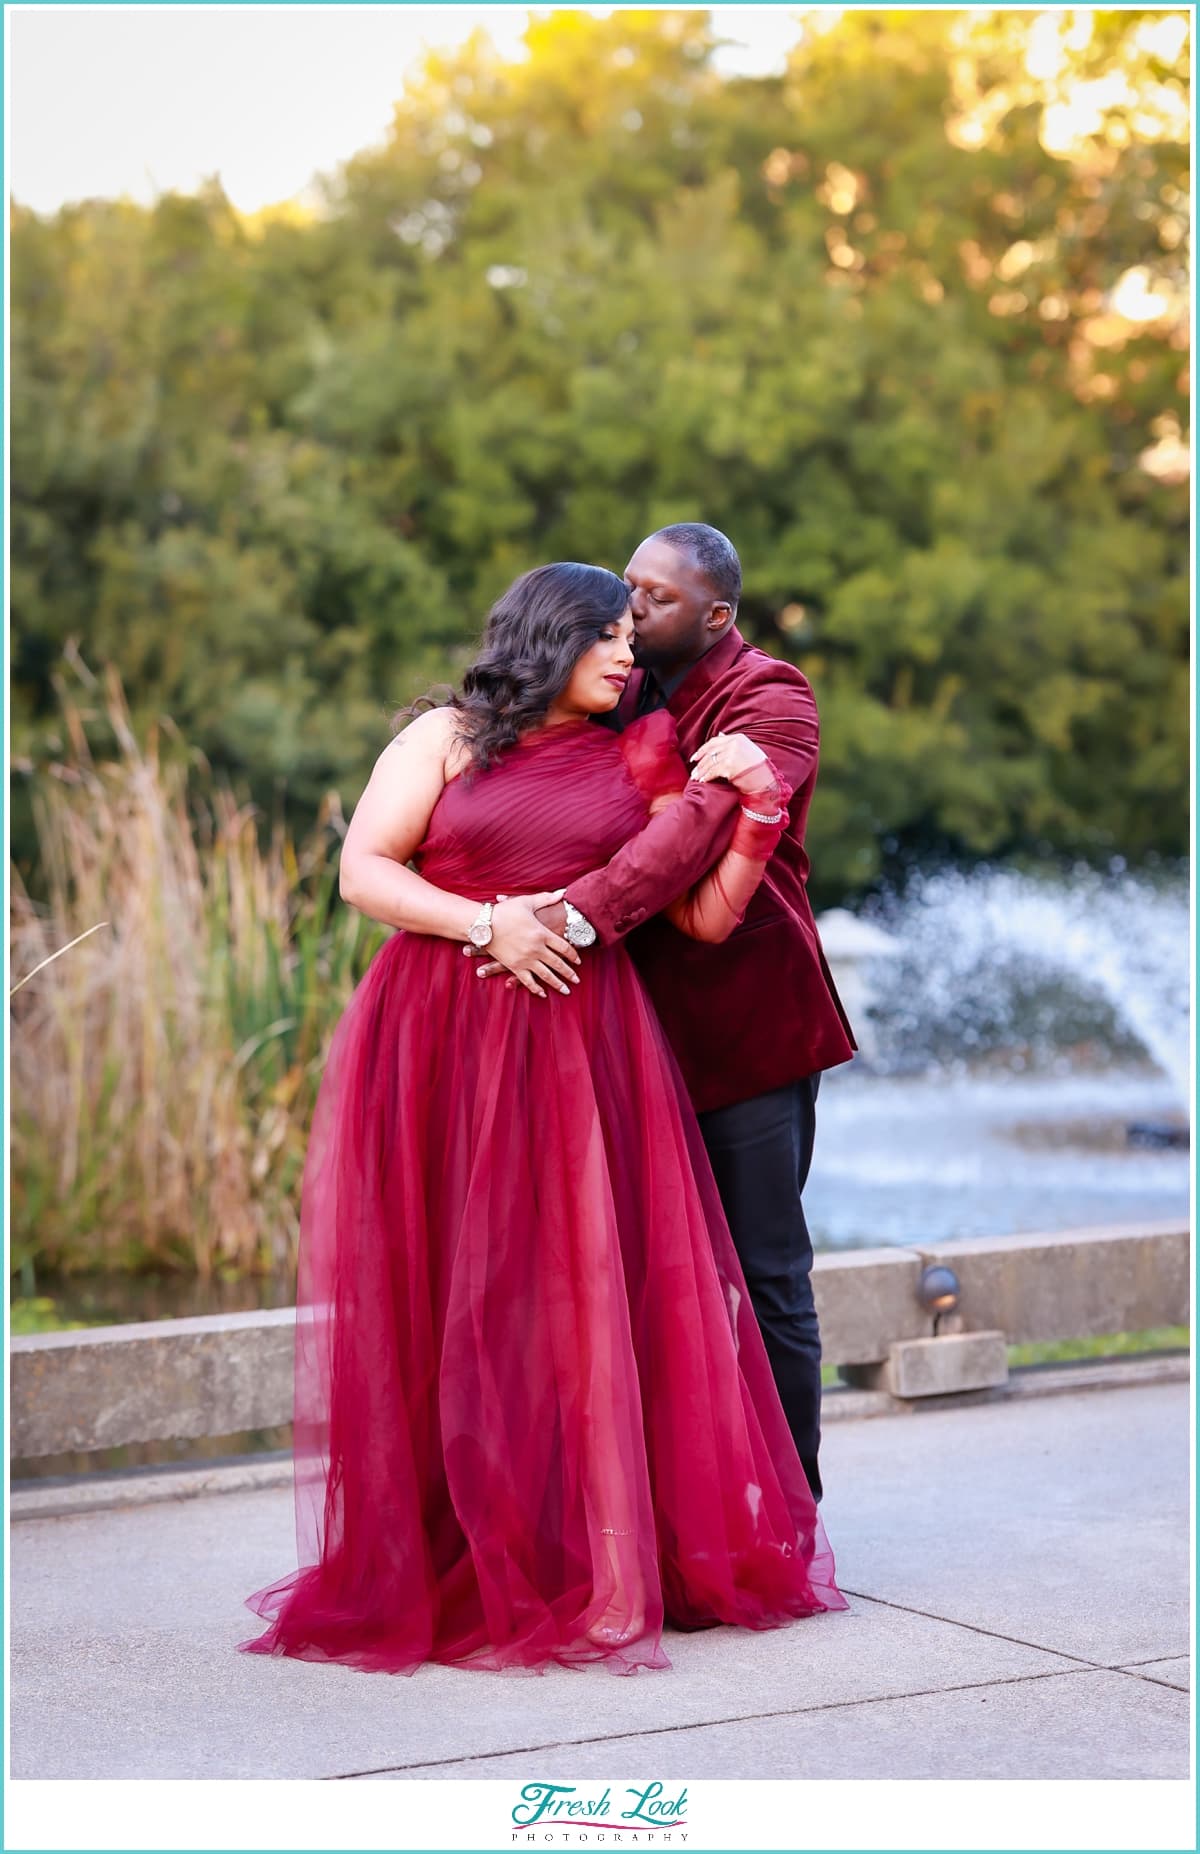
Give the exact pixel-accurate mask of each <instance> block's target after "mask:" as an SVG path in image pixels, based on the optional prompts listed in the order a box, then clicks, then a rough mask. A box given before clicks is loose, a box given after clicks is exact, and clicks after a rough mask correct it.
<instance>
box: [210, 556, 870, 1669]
mask: <svg viewBox="0 0 1200 1854" xmlns="http://www.w3.org/2000/svg"><path fill="white" fill-rule="evenodd" d="M627 604H628V594H627V590H626V588H625V586H624V584H623V583H622V581H620V580H619V579H617V578H616V577H615V575H613V574H611V573H607V572H605V571H603V570H602V569H600V568H597V567H587V566H577V565H556V566H547V567H539V568H537V569H536V570H535V571H533V572H531V573H527V574H525V575H524V576H523V577H522V578H521V579H519V580H518V581H517V582H516V584H515V585H514V586H512V587H511V588H510V589H509V591H508V592H507V593H506V594H505V595H504V597H503V598H502V599H501V600H500V601H499V603H498V604H497V605H496V606H495V607H494V609H493V611H492V613H491V615H490V617H489V620H488V626H487V631H486V633H485V637H484V641H483V647H482V651H481V653H480V655H479V657H478V658H477V660H476V662H475V663H474V665H473V666H472V668H471V669H470V670H469V671H468V672H467V674H466V677H465V679H464V684H463V694H462V696H461V697H459V698H457V699H456V700H454V701H453V702H452V703H451V705H450V706H448V707H445V708H438V709H432V710H429V711H428V712H426V713H424V714H421V715H420V716H418V717H417V719H416V720H414V721H413V722H412V723H411V725H410V726H409V727H408V728H407V729H406V730H405V732H404V733H403V734H402V735H400V736H399V737H398V738H397V739H396V740H394V741H393V742H392V743H391V745H390V746H389V747H387V748H386V749H385V751H384V752H383V754H382V755H381V756H380V759H379V762H378V764H377V765H376V768H375V771H374V773H373V774H372V777H371V781H370V783H369V785H368V787H367V790H366V792H365V793H364V795H363V798H362V800H361V801H360V803H359V806H358V808H357V810H356V812H355V816H354V820H353V823H352V824H351V827H350V831H349V833H348V835H347V839H346V844H345V848H344V852H343V859H342V886H343V894H344V895H345V897H346V899H347V900H349V901H352V902H353V903H355V905H357V906H359V907H361V908H363V909H364V911H365V912H367V913H369V914H371V915H373V916H374V917H375V918H377V919H380V920H384V921H388V922H390V923H391V924H392V925H395V926H398V927H402V928H404V929H405V930H406V931H404V932H402V933H398V934H396V935H395V936H394V937H393V938H392V939H391V940H389V941H388V942H387V943H386V944H385V945H384V946H383V947H382V948H381V950H380V952H379V953H378V954H377V955H376V958H375V959H374V961H373V962H372V965H371V968H370V970H369V971H368V973H367V975H366V977H365V978H364V979H363V982H362V984H361V985H360V986H359V987H358V990H357V991H356V992H355V995H354V997H353V998H352V1000H351V1002H350V1004H349V1006H348V1008H347V1010H346V1012H345V1015H344V1016H343V1018H342V1021H341V1023H340V1025H339V1026H338V1030H337V1032H336V1034H335V1037H334V1040H333V1044H332V1048H331V1051H330V1057H329V1063H328V1067H327V1070H326V1074H325V1077H324V1080H323V1083H322V1088H321V1093H320V1098H319V1100H318V1104H317V1110H316V1115H315V1120H314V1127H313V1134H312V1140H311V1144H310V1147H309V1155H308V1161H307V1165H306V1170H305V1179H304V1193H303V1209H302V1225H301V1262H300V1281H299V1286H298V1295H297V1300H298V1311H297V1353H296V1419H295V1451H296V1493H297V1518H298V1538H299V1543H300V1551H301V1559H302V1563H301V1568H300V1569H299V1570H298V1571H296V1572H295V1573H293V1574H292V1575H291V1576H289V1577H286V1578H284V1579H282V1580H281V1581H280V1582H279V1583H277V1584H275V1585H272V1586H270V1587H269V1588H268V1589H266V1590H263V1591H260V1592H258V1593H257V1595H256V1596H254V1597H252V1598H250V1599H248V1600H249V1603H250V1606H251V1607H252V1608H253V1609H255V1610H256V1611H257V1612H258V1614H260V1615H262V1616H264V1617H267V1618H269V1619H270V1620H271V1626H270V1628H269V1629H268V1631H267V1632H266V1634H265V1635H263V1636H261V1637H260V1638H259V1639H258V1640H256V1641H253V1642H248V1643H245V1644H243V1646H244V1647H246V1648H248V1649H250V1650H251V1651H253V1652H256V1653H275V1654H290V1655H295V1656H300V1657H302V1658H306V1659H319V1660H324V1659H329V1660H338V1661H343V1662H347V1663H350V1664H351V1665H354V1666H356V1667H361V1668H374V1669H382V1670H387V1671H390V1672H405V1671H409V1670H411V1669H412V1668H413V1667H415V1666H416V1665H418V1664H419V1663H420V1662H422V1661H426V1660H434V1661H443V1662H453V1663H458V1664H463V1665H470V1666H475V1667H486V1668H514V1667H541V1666H544V1665H545V1664H546V1663H549V1662H556V1661H557V1662H565V1663H576V1662H581V1661H588V1660H598V1659H604V1660H607V1661H608V1662H609V1663H610V1665H611V1666H612V1667H613V1669H614V1671H617V1672H628V1671H632V1670H634V1669H636V1668H637V1667H639V1666H649V1667H664V1666H668V1665H669V1663H668V1661H667V1659H666V1656H665V1655H664V1654H663V1651H662V1648H661V1644H660V1634H661V1630H662V1626H663V1621H664V1615H665V1617H666V1618H667V1619H668V1620H669V1621H671V1622H672V1623H674V1624H675V1625H676V1626H677V1627H681V1628H697V1627H704V1626H706V1625H711V1624H713V1623H717V1622H730V1623H739V1624H743V1625H745V1626H747V1627H751V1628H763V1627H771V1626H775V1625H777V1624H779V1623H782V1622H785V1621H787V1620H789V1619H791V1618H792V1617H795V1616H802V1615H808V1614H812V1613H814V1612H816V1611H818V1610H824V1609H841V1608H844V1607H845V1602H844V1599H843V1598H842V1597H841V1595H840V1594H839V1592H838V1591H837V1589H836V1587H835V1584H834V1581H833V1561H832V1557H831V1554H830V1552H829V1548H828V1545H827V1543H826V1541H825V1537H824V1533H823V1531H822V1528H821V1525H820V1521H819V1519H818V1516H817V1512H816V1508H815V1506H814V1504H813V1501H812V1497H811V1495H810V1493H809V1490H808V1485H807V1482H806V1480H805V1478H804V1474H803V1471H802V1470H801V1467H800V1464H799V1461H798V1459H797V1456H796V1453H795V1449H794V1447H793V1445H792V1441H791V1437H790V1435H789V1433H788V1430H787V1427H786V1424H785V1422H784V1419H783V1415H782V1412H781V1410H780V1406H779V1401H778V1397H777V1395H776V1392H775V1388H774V1384H773V1382H772V1379H771V1374H770V1370H769V1367H768V1365H767V1361H766V1356H765V1353H764V1351H763V1346H762V1341H761V1339H760V1337H759V1333H758V1328H757V1325H756V1323H755V1320H754V1317H753V1314H752V1312H751V1311H750V1307H749V1302H748V1299H747V1296H746V1292H745V1287H744V1283H743V1281H742V1277H741V1274H740V1271H739V1268H738V1263H737V1259H736V1256H735V1253H734V1250H733V1246H732V1242H731V1240H730V1237H729V1233H728V1230H727V1228H726V1226H725V1223H724V1220H723V1218H722V1215H721V1209H720V1203H719V1200H718V1197H717V1194H716V1188H715V1185H714V1184H713V1180H712V1175H711V1172H710V1170H709V1167H708V1162H707V1159H706V1157H705V1153H704V1148H703V1145H702V1143H701V1141H700V1136H699V1130H698V1128H697V1126H696V1122H695V1118H694V1115H693V1113H692V1110H691V1106H690V1103H689V1102H688V1099H687V1097H686V1095H685V1093H684V1091H683V1086H682V1082H681V1080H680V1078H679V1075H678V1071H677V1069H676V1067H675V1064H674V1061H673V1058H672V1056H671V1054H670V1051H669V1049H668V1048H667V1045H666V1043H665V1040H664V1038H663V1035H662V1032H661V1030H660V1028H659V1025H658V1022H657V1019H656V1018H655V1017H654V1014H653V1012H652V1010H651V1008H650V1006H649V1003H648V1001H647V999H646V996H645V994H644V992H643V990H642V988H641V985H640V982H639V980H638V978H637V975H636V973H635V971H634V968H633V965H632V963H631V961H630V959H629V957H628V955H627V954H626V952H625V950H624V949H623V948H622V947H614V948H610V949H606V950H601V949H596V948H593V949H592V950H591V951H589V952H588V953H587V954H586V955H585V956H584V958H583V959H582V961H580V960H579V957H578V955H577V954H576V953H575V952H574V951H573V949H572V948H571V947H570V946H569V945H568V944H567V942H566V941H556V942H555V943H554V945H555V948H556V949H561V951H559V950H551V951H549V952H546V953H545V954H544V956H543V957H541V958H540V959H521V960H514V961H513V963H514V965H515V967H516V969H517V976H518V977H519V979H520V981H521V983H520V985H518V986H516V987H511V986H506V985H504V984H502V983H492V982H486V981H485V982H483V983H480V982H478V981H477V979H476V977H475V971H476V968H475V966H474V964H473V963H472V961H471V960H470V959H464V958H463V957H462V954H463V953H464V952H470V951H472V950H473V945H472V939H474V942H475V944H477V945H478V944H487V945H488V950H489V952H490V953H493V954H497V955H498V956H499V957H500V958H501V959H502V960H503V959H504V940H505V934H506V932H507V931H508V929H507V927H506V921H511V916H506V911H505V904H504V902H503V901H499V902H497V901H496V897H498V896H502V895H505V894H518V893H523V894H528V893H529V892H531V891H532V890H535V889H537V888H538V886H539V884H541V883H544V882H545V880H546V878H547V877H550V878H551V879H552V880H553V881H554V882H555V883H557V884H566V883H567V882H569V881H571V880H573V879H576V878H577V877H578V876H579V875H581V874H583V873H584V872H585V871H586V870H588V869H590V868H594V867H595V866H597V864H598V863H600V862H602V861H604V860H605V859H606V858H607V857H609V856H611V855H613V854H614V853H615V851H616V850H617V849H618V848H619V847H620V846H621V845H622V844H623V843H624V842H626V841H627V840H628V839H629V838H630V837H632V836H633V835H635V834H636V833H637V832H638V831H639V830H641V829H642V828H643V827H644V826H645V824H646V821H647V818H648V816H649V815H650V813H651V811H652V810H654V809H656V808H657V807H658V806H660V805H662V804H664V803H668V802H671V801H672V800H673V798H674V797H676V796H678V794H679V793H680V791H681V790H682V789H683V787H684V784H685V781H686V778H687V772H686V769H685V767H684V766H683V764H682V762H681V761H680V759H679V757H678V753H677V751H676V748H675V744H674V736H673V729H672V725H671V722H670V719H669V717H668V716H667V715H666V713H665V712H663V711H660V712H658V713H656V714H653V715H650V716H647V717H646V719H645V720H644V721H642V722H639V723H636V724H635V725H634V726H633V727H631V728H629V729H627V730H626V732H625V733H624V734H623V735H620V736H617V735H614V734H613V733H611V732H610V731H608V730H607V729H604V728H600V727H596V726H594V725H592V717H593V716H595V715H597V714H600V713H602V712H603V711H605V710H606V709H611V708H613V707H615V706H616V703H617V701H618V700H619V697H620V691H621V687H622V686H623V683H624V681H625V678H626V677H627V676H628V673H629V670H630V667H631V665H632V656H631V651H630V641H631V635H632V626H631V621H630V618H629V613H628V609H627ZM724 751H725V752H726V754H727V758H726V760H725V762H724V763H725V764H726V765H727V766H728V767H729V768H730V769H732V770H734V771H736V772H737V775H738V782H739V786H740V787H741V789H742V791H743V793H744V794H747V795H748V796H747V797H746V803H745V805H744V806H743V815H742V816H741V817H740V818H739V822H738V827H737V831H736V834H735V837H734V840H733V842H732V844H731V846H730V849H729V850H728V851H727V853H726V855H725V857H723V858H722V860H721V862H720V864H719V865H718V867H717V869H716V870H714V871H713V872H712V874H711V875H710V877H709V878H707V879H706V881H705V882H704V883H702V884H701V885H700V886H699V888H698V889H697V890H696V891H695V892H694V893H693V894H692V895H691V896H688V897H685V898H682V899H681V901H680V902H679V903H677V904H676V907H675V908H674V909H673V910H672V914H671V918H672V919H674V920H675V922H676V924H677V925H678V926H680V927H681V928H682V929H683V930H684V931H685V932H689V933H692V934H695V935H696V936H698V937H710V938H723V937H724V936H725V935H726V934H728V933H729V932H730V931H731V930H732V927H733V926H734V925H735V924H736V921H737V919H738V918H739V917H740V915H741V913H742V912H743V911H744V909H745V907H746V904H747V902H748V901H749V899H750V895H751V893H752V892H753V889H754V887H755V885H756V883H757V881H758V879H759V877H760V876H761V872H762V867H763V864H764V862H765V860H766V858H767V857H768V856H769V854H770V852H771V849H772V848H773V847H774V843H775V841H776V840H777V836H778V830H779V828H780V825H781V823H782V820H783V816H784V812H783V808H782V805H781V804H779V803H778V799H779V793H778V788H777V786H776V784H775V781H774V773H773V769H772V768H771V767H770V765H769V762H766V761H765V760H764V758H763V756H762V755H761V753H759V752H758V750H757V749H756V748H754V747H753V746H752V745H751V743H749V742H746V741H741V740H740V739H738V738H735V739H734V741H733V742H732V743H730V742H727V743H725V746H724ZM702 753H703V754H704V755H705V758H704V764H703V767H702V769H701V776H715V772H716V769H715V768H714V767H713V766H712V764H711V755H709V754H708V753H707V752H706V750H704V749H702ZM746 813H751V814H753V815H746ZM776 814H777V815H776ZM763 818H771V819H772V821H771V822H769V823H764V822H762V821H760V820H761V819H763ZM409 859H414V860H415V861H416V862H417V864H418V869H417V870H415V871H414V870H413V869H411V868H406V867H405V864H406V863H407V862H408V861H409ZM547 898H548V897H547ZM472 930H474V934H472ZM489 930H490V933H491V938H490V940H489ZM505 963H508V961H505ZM548 987H553V988H555V989H556V990H558V991H559V992H561V993H563V994H564V995H563V996H562V997H561V998H560V999H556V1000H554V1001H547V999H546V991H547V988H548Z"/></svg>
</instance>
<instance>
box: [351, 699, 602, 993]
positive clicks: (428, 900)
mask: <svg viewBox="0 0 1200 1854" xmlns="http://www.w3.org/2000/svg"><path fill="white" fill-rule="evenodd" d="M464 757H465V749H464V747H463V745H462V742H461V740H460V739H459V736H458V732H457V729H456V727H455V721H454V711H453V710H452V709H448V708H431V709H429V710H427V711H426V713H424V714H422V715H418V716H417V718H416V720H415V721H412V722H410V723H409V725H408V727H406V728H405V730H404V732H403V733H402V734H398V735H397V736H396V738H395V740H393V741H392V742H391V743H390V744H389V745H388V746H386V747H385V748H384V750H383V752H382V753H381V754H380V756H379V758H378V759H377V760H376V762H375V767H374V770H373V772H372V774H371V777H370V779H369V780H368V782H367V788H366V790H365V791H364V793H363V795H362V797H361V798H360V799H359V801H358V804H357V806H356V807H355V811H354V816H353V817H352V818H351V820H350V827H349V829H348V830H347V832H346V841H345V843H344V845H343V846H342V860H341V871H340V876H339V889H340V893H341V897H342V900H343V901H346V902H349V904H350V906H351V907H354V908H357V909H358V910H359V911H360V913H362V914H367V915H369V916H370V918H371V919H372V920H375V921H382V922H383V923H384V924H385V926H388V927H403V928H406V929H407V930H408V931H409V932H410V933H424V934H432V935H434V936H436V937H437V938H439V939H442V940H458V941H460V942H461V943H462V944H463V945H466V943H467V935H468V933H469V931H470V928H471V924H472V922H473V921H474V920H475V918H476V916H477V915H478V913H479V908H480V904H479V902H478V901H472V900H470V899H469V898H468V897H466V896H463V895H454V894H450V893H448V892H447V891H446V890H445V889H441V888H437V887H435V885H434V884H433V883H432V882H427V881H426V880H425V878H424V877H423V876H419V875H418V874H417V873H416V871H415V870H413V869H409V868H406V867H405V865H406V864H407V862H408V859H409V857H410V856H412V855H413V854H414V853H415V851H416V850H417V849H418V847H419V846H420V844H421V843H422V842H423V841H424V838H425V833H426V831H427V830H428V828H429V820H430V818H431V816H432V815H433V808H434V806H435V805H436V804H437V801H438V799H439V798H440V796H441V794H442V790H443V788H444V787H445V784H446V780H447V778H449V777H451V776H452V775H453V773H454V772H455V771H456V770H457V768H458V765H459V764H460V762H461V760H462V759H463V758H464ZM549 899H550V896H549V895H548V894H547V895H545V896H537V897H536V898H535V905H537V904H540V903H542V902H543V901H548V900H549ZM488 952H489V953H490V954H491V956H492V957H493V958H495V959H498V960H499V961H500V963H501V964H502V965H504V966H507V968H508V970H509V971H510V972H512V973H514V974H515V975H516V977H517V978H519V979H520V981H521V983H522V984H523V985H524V986H525V987H526V989H527V990H529V991H532V992H536V994H537V995H538V996H539V997H544V996H545V992H544V991H543V990H542V987H541V984H540V983H539V982H538V981H539V980H540V981H541V982H542V983H545V984H551V985H553V986H554V988H555V990H557V991H563V992H565V991H567V990H568V989H569V984H568V981H571V980H574V978H575V974H574V970H573V967H574V966H575V965H577V964H578V962H579V956H578V954H577V953H576V952H575V950H574V948H573V947H572V946H570V945H569V943H568V942H567V941H566V940H563V939H560V938H559V936H558V935H557V934H556V933H553V932H551V930H550V929H549V928H548V927H544V926H543V925H542V924H541V922H540V921H538V920H537V918H536V916H535V915H534V914H533V912H532V909H530V908H522V907H521V906H520V905H519V904H517V903H502V904H501V905H500V906H498V907H497V909H496V911H495V914H494V915H493V917H492V939H491V942H490V944H489V947H488Z"/></svg>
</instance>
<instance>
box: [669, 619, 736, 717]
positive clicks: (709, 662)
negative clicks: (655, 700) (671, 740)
mask: <svg viewBox="0 0 1200 1854" xmlns="http://www.w3.org/2000/svg"><path fill="white" fill-rule="evenodd" d="M745 648H746V640H745V638H744V637H743V636H742V634H741V632H740V631H739V630H738V628H737V626H736V624H731V625H730V627H729V629H728V631H726V633H725V635H724V637H723V638H722V639H721V641H720V643H719V644H714V645H713V647H712V649H711V650H706V651H705V653H704V655H703V656H702V657H701V658H700V661H699V662H698V663H693V664H692V665H691V667H690V668H689V669H686V670H684V671H683V673H682V675H679V676H673V677H671V679H670V681H669V682H667V683H664V684H662V689H663V693H664V694H665V695H666V697H667V700H668V704H669V705H670V706H671V707H674V705H675V698H676V697H686V699H687V700H688V701H692V700H694V699H695V697H696V696H698V695H701V694H703V692H704V690H705V689H707V688H708V687H709V685H710V684H711V683H714V682H715V681H716V680H717V677H718V676H721V675H723V674H724V673H725V671H726V670H727V669H728V668H729V665H730V664H731V663H732V662H733V660H734V658H735V657H736V656H738V655H739V654H740V653H741V652H742V651H743V650H744V649H745Z"/></svg>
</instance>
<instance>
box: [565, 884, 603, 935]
mask: <svg viewBox="0 0 1200 1854" xmlns="http://www.w3.org/2000/svg"><path fill="white" fill-rule="evenodd" d="M563 907H564V908H565V909H566V911H567V924H566V927H565V929H564V931H563V938H564V939H566V940H569V941H570V943H571V945H572V946H593V945H594V944H595V940H596V929H595V928H594V927H593V926H592V923H591V921H590V920H589V919H588V918H587V915H586V914H581V913H580V912H579V909H578V908H575V907H572V905H571V903H570V902H569V901H568V900H567V899H566V898H565V896H564V898H563Z"/></svg>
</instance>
